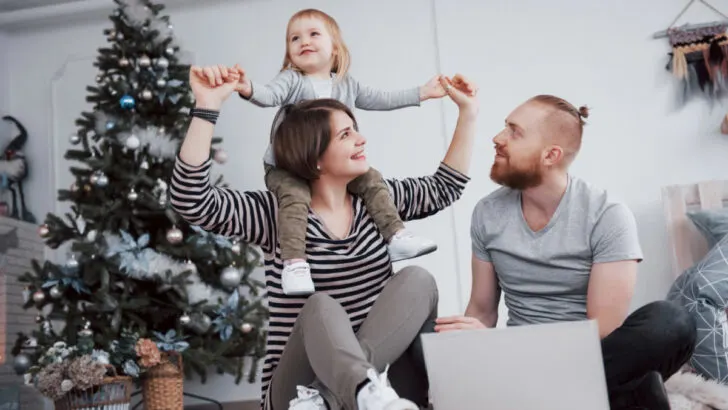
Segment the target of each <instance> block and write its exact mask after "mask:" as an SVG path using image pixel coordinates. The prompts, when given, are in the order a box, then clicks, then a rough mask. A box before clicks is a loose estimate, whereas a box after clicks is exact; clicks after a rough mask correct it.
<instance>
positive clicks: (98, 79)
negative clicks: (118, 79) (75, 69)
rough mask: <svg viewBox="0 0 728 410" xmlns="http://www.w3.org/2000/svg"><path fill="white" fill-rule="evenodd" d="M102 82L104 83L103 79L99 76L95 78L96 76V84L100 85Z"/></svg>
mask: <svg viewBox="0 0 728 410" xmlns="http://www.w3.org/2000/svg"><path fill="white" fill-rule="evenodd" d="M102 81H104V77H103V76H102V75H101V74H99V75H97V76H96V82H97V83H100V82H102Z"/></svg>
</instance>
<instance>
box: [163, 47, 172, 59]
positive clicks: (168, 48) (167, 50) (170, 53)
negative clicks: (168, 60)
mask: <svg viewBox="0 0 728 410" xmlns="http://www.w3.org/2000/svg"><path fill="white" fill-rule="evenodd" d="M164 53H165V54H167V55H168V56H170V57H172V56H173V55H174V47H167V48H166V49H165V50H164Z"/></svg>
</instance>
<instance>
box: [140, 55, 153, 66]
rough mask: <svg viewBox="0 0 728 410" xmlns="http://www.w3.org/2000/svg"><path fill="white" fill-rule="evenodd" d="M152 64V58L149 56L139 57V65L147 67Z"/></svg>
mask: <svg viewBox="0 0 728 410" xmlns="http://www.w3.org/2000/svg"><path fill="white" fill-rule="evenodd" d="M151 64H152V60H151V59H150V58H149V57H148V56H144V55H143V56H141V57H139V67H143V68H147V67H149V66H150V65H151Z"/></svg>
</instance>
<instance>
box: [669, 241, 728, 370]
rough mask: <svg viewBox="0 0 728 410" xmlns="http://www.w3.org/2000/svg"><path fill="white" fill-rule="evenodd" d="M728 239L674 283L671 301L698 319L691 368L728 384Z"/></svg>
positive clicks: (670, 292)
mask: <svg viewBox="0 0 728 410" xmlns="http://www.w3.org/2000/svg"><path fill="white" fill-rule="evenodd" d="M727 254H728V236H724V237H723V238H722V239H721V240H720V241H719V242H718V243H717V244H716V245H715V246H714V247H713V248H711V249H710V251H709V252H708V254H707V255H705V257H704V258H703V259H702V260H701V261H700V262H698V263H696V264H695V265H694V266H692V267H691V268H689V269H687V270H686V271H685V272H683V273H682V274H681V275H680V276H679V277H678V278H677V279H676V280H675V282H674V283H673V285H672V287H671V288H670V291H669V292H668V295H667V299H668V300H672V301H674V302H677V303H678V304H680V305H681V306H683V308H685V309H686V310H687V311H688V312H689V313H690V314H691V315H693V317H694V318H695V321H696V324H697V330H698V338H697V342H696V345H695V352H694V354H693V356H692V358H691V359H690V364H691V366H692V367H693V368H694V369H695V371H697V372H698V373H699V374H701V375H703V376H704V377H707V378H709V379H713V380H718V381H720V382H722V383H727V384H728V346H727V345H726V344H727V343H728V337H727V336H726V335H728V323H727V320H726V319H727V317H726V308H728V280H726V279H728V260H727V258H726V257H725V256H724V255H727Z"/></svg>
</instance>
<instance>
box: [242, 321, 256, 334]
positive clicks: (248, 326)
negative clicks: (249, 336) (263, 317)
mask: <svg viewBox="0 0 728 410" xmlns="http://www.w3.org/2000/svg"><path fill="white" fill-rule="evenodd" d="M252 330H253V325H251V324H250V323H247V322H245V323H243V324H242V325H240V331H241V332H243V333H250V332H251V331H252Z"/></svg>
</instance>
